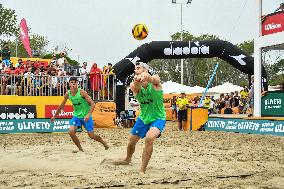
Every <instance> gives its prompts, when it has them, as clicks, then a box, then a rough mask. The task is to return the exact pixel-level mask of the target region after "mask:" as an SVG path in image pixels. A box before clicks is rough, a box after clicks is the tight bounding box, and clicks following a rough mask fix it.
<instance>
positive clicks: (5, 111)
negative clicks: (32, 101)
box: [0, 105, 37, 120]
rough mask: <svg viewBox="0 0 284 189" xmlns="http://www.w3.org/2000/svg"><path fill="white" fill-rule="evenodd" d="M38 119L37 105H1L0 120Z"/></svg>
mask: <svg viewBox="0 0 284 189" xmlns="http://www.w3.org/2000/svg"><path fill="white" fill-rule="evenodd" d="M36 117H37V116H36V105H0V120H6V119H32V118H36Z"/></svg>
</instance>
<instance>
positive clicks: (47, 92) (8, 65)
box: [0, 43, 114, 99]
mask: <svg viewBox="0 0 284 189" xmlns="http://www.w3.org/2000/svg"><path fill="white" fill-rule="evenodd" d="M10 55H11V51H10V49H9V45H8V43H5V44H4V46H3V48H2V50H1V57H2V59H1V61H0V95H11V94H12V95H20V96H27V95H30V96H62V95H64V93H65V92H66V91H67V89H68V79H69V78H70V76H78V77H79V81H80V85H81V87H82V88H83V89H84V90H86V91H87V92H89V94H90V95H92V96H93V98H94V99H101V98H104V99H111V98H113V96H114V95H113V83H114V71H113V69H112V64H111V63H109V64H108V65H107V66H104V68H103V70H101V69H100V68H98V67H97V64H96V63H94V64H93V66H92V67H91V69H90V70H88V69H87V63H86V62H84V63H83V65H82V67H81V68H80V69H79V70H78V72H76V71H74V70H72V69H70V65H69V63H68V61H67V59H66V54H65V53H64V52H61V53H60V54H59V58H57V55H56V54H53V55H52V58H51V61H50V62H47V61H42V62H41V61H39V60H35V61H33V60H34V59H31V60H29V59H26V60H23V59H21V58H19V59H18V62H17V63H12V62H11V61H10ZM77 73H78V74H77Z"/></svg>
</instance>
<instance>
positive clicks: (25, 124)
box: [0, 119, 70, 133]
mask: <svg viewBox="0 0 284 189" xmlns="http://www.w3.org/2000/svg"><path fill="white" fill-rule="evenodd" d="M69 127H70V125H69V119H59V120H55V121H54V122H53V123H51V122H50V119H19V120H17V119H13V120H0V133H37V132H40V133H41V132H67V130H68V129H69Z"/></svg>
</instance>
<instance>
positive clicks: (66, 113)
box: [45, 105, 73, 118]
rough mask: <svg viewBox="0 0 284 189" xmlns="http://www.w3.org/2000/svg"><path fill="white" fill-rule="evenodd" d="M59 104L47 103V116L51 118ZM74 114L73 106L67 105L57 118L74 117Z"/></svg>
mask: <svg viewBox="0 0 284 189" xmlns="http://www.w3.org/2000/svg"><path fill="white" fill-rule="evenodd" d="M58 107H59V105H45V118H51V117H52V116H54V114H55V112H56V110H57V108H58ZM72 116H73V106H72V105H65V106H64V109H63V110H61V112H60V113H59V115H58V116H56V118H72Z"/></svg>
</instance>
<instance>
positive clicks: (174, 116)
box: [171, 96, 177, 121]
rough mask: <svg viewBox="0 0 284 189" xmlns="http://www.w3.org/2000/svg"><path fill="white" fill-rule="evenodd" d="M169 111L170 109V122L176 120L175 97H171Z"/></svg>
mask: <svg viewBox="0 0 284 189" xmlns="http://www.w3.org/2000/svg"><path fill="white" fill-rule="evenodd" d="M171 109H172V120H173V121H174V120H176V119H177V97H176V96H173V98H172V99H171Z"/></svg>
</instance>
